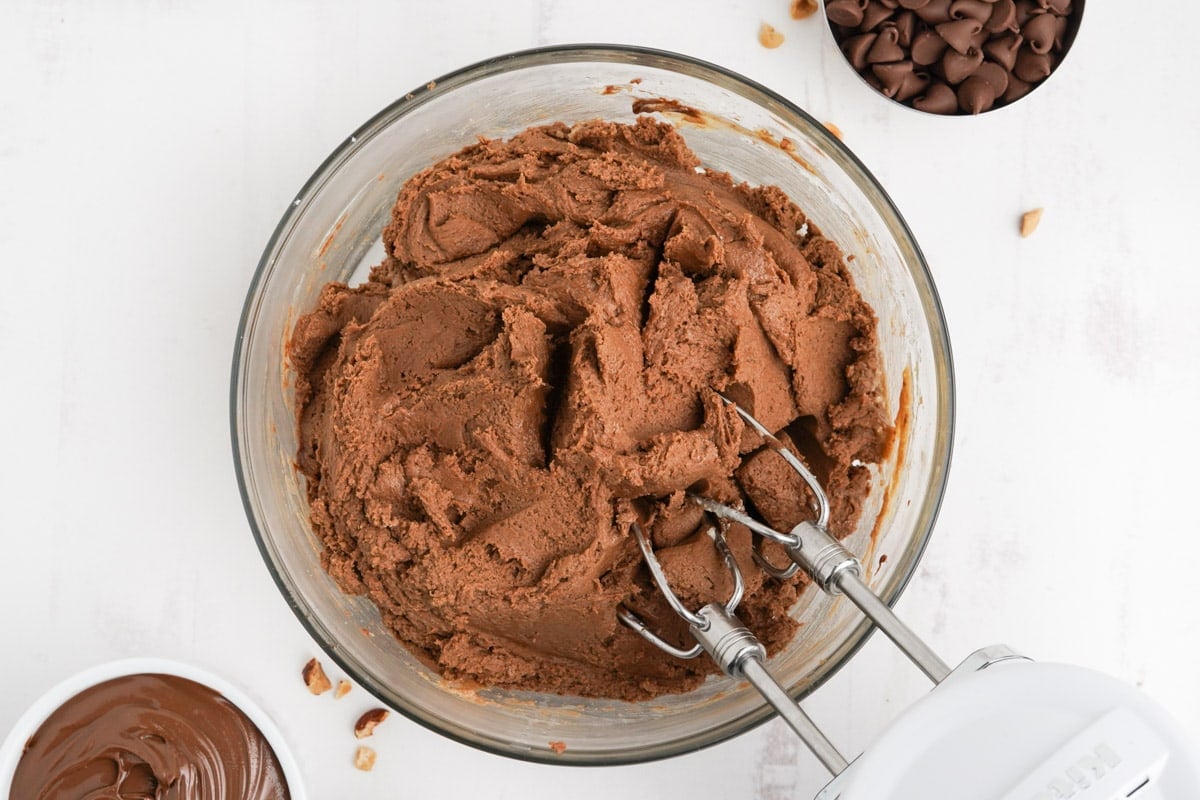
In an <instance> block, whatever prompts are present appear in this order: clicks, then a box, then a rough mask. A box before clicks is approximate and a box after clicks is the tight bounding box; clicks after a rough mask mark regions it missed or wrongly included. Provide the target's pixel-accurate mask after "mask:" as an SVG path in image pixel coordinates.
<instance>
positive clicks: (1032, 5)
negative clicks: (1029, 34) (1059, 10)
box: [1016, 0, 1046, 28]
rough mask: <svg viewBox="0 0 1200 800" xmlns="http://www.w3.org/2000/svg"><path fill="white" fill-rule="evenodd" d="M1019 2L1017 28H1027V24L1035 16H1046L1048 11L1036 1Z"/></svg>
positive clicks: (1021, 0) (1022, 0)
mask: <svg viewBox="0 0 1200 800" xmlns="http://www.w3.org/2000/svg"><path fill="white" fill-rule="evenodd" d="M1016 2H1017V26H1018V27H1021V28H1023V27H1025V23H1026V22H1029V18H1030V17H1032V16H1033V15H1034V14H1045V13H1046V9H1044V8H1042V7H1041V6H1039V5H1038V4H1037V3H1036V2H1034V0H1016Z"/></svg>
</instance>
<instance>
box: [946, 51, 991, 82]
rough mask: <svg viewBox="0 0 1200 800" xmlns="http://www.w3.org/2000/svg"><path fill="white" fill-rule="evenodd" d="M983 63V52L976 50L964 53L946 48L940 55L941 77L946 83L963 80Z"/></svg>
mask: <svg viewBox="0 0 1200 800" xmlns="http://www.w3.org/2000/svg"><path fill="white" fill-rule="evenodd" d="M982 63H983V53H981V52H979V51H978V50H976V51H975V52H974V53H968V54H966V55H964V54H962V53H959V52H957V51H955V50H947V51H946V55H944V56H942V63H941V67H942V77H943V78H945V79H946V82H947V83H952V84H958V83H962V82H963V81H965V80H966V79H967V78H969V77H971V75H972V74H973V73H974V72H975V70H976V69H977V68H978V67H979V65H980V64H982Z"/></svg>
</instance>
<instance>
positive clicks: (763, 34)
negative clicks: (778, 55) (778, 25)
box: [758, 22, 783, 50]
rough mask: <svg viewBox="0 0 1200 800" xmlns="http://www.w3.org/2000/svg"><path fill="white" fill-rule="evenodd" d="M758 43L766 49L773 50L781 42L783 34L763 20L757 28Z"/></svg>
mask: <svg viewBox="0 0 1200 800" xmlns="http://www.w3.org/2000/svg"><path fill="white" fill-rule="evenodd" d="M758 43H759V44H761V45H762V46H763V47H765V48H767V49H768V50H774V49H775V48H776V47H779V45H781V44H783V34H782V33H780V32H779V31H777V30H775V28H774V27H773V26H771V25H768V24H767V23H765V22H764V23H763V24H762V27H761V28H759V29H758Z"/></svg>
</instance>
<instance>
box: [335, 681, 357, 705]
mask: <svg viewBox="0 0 1200 800" xmlns="http://www.w3.org/2000/svg"><path fill="white" fill-rule="evenodd" d="M351 688H353V687H351V685H350V681H338V682H337V688H336V689H334V690H333V699H334V700H341V699H342V698H343V697H345V696H346V695H348V694H350V689H351Z"/></svg>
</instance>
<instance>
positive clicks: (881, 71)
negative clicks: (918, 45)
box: [871, 61, 913, 97]
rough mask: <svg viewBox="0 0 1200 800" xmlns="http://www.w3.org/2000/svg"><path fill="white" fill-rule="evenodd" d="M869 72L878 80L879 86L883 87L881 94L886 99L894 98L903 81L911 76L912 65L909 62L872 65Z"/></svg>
mask: <svg viewBox="0 0 1200 800" xmlns="http://www.w3.org/2000/svg"><path fill="white" fill-rule="evenodd" d="M871 71H872V72H874V73H875V76H876V77H877V78H879V82H880V84H882V85H883V93H884V94H886V95H887V96H888V97H895V96H896V95H897V94H899V93H900V87H902V86H903V85H904V81H905V79H906V78H908V76H909V75H912V71H913V65H912V62H911V61H898V62H896V63H894V64H872V65H871Z"/></svg>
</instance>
